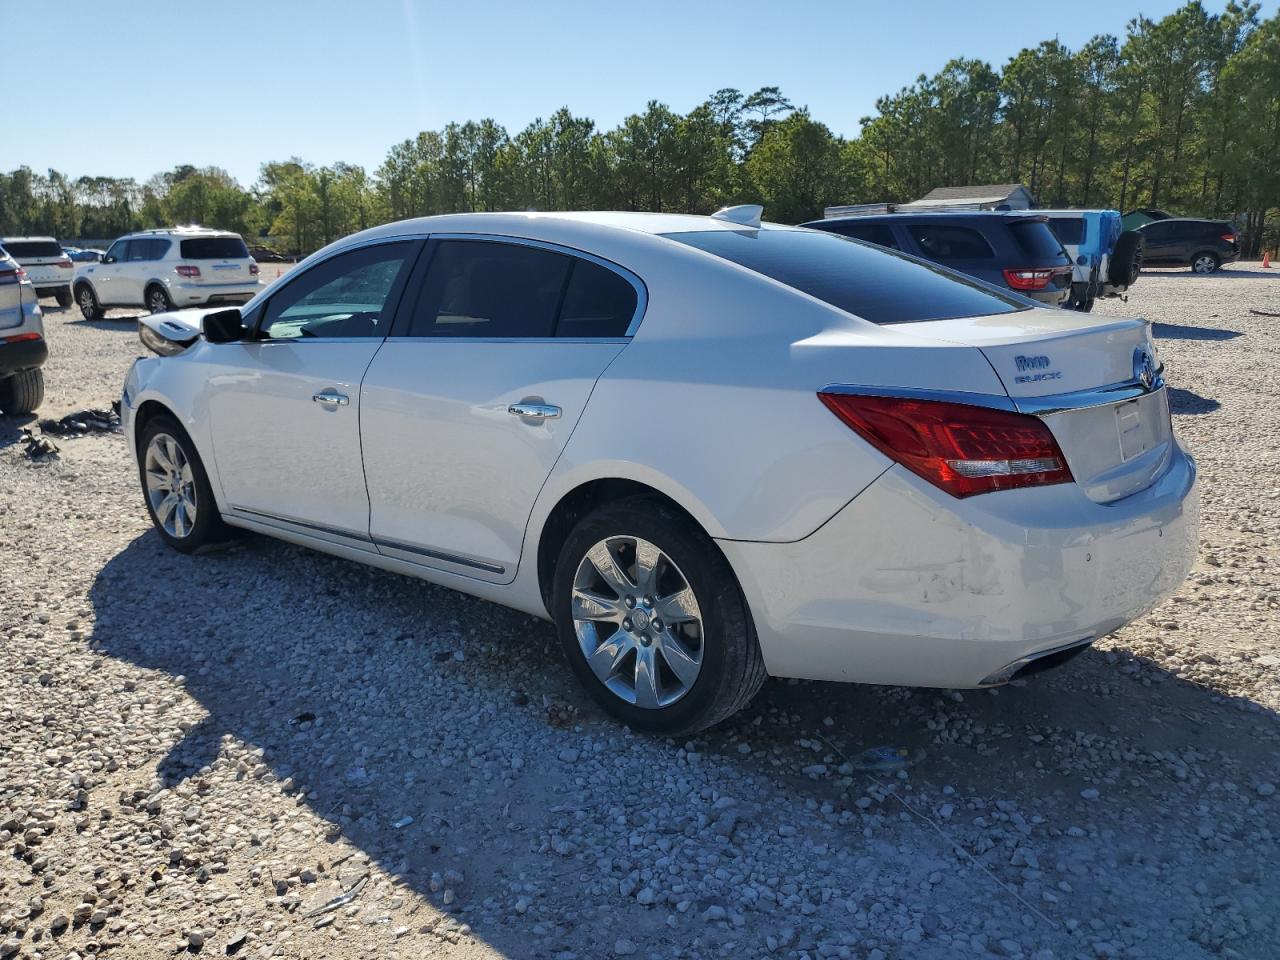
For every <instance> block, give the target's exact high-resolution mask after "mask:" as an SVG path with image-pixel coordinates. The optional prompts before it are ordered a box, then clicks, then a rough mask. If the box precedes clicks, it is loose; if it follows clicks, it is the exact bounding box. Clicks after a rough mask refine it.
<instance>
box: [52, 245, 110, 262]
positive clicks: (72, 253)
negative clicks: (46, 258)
mask: <svg viewBox="0 0 1280 960" xmlns="http://www.w3.org/2000/svg"><path fill="white" fill-rule="evenodd" d="M62 249H63V250H65V251H66V252H67V256H69V257H70V258H71V260H72V261H73V262H74V263H97V262H98V261H99V260H101V259H102V256H103V254H104V253H105V251H103V250H99V249H97V248H96V247H84V248H79V247H77V248H74V249H73V248H71V247H63V248H62Z"/></svg>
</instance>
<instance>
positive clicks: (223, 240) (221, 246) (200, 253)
mask: <svg viewBox="0 0 1280 960" xmlns="http://www.w3.org/2000/svg"><path fill="white" fill-rule="evenodd" d="M248 257H249V248H248V247H246V246H245V245H244V241H243V240H241V239H240V238H239V237H198V238H193V239H191V240H183V241H182V259H183V260H246V259H248Z"/></svg>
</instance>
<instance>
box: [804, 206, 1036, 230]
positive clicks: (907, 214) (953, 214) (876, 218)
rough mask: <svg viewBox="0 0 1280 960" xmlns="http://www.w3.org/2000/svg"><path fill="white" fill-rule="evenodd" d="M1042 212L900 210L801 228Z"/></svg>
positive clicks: (832, 219) (1021, 215)
mask: <svg viewBox="0 0 1280 960" xmlns="http://www.w3.org/2000/svg"><path fill="white" fill-rule="evenodd" d="M1044 213H1045V211H1043V210H920V211H915V210H901V211H899V212H897V213H868V214H863V215H857V214H855V215H853V216H848V217H823V218H821V219H818V220H808V221H806V222H805V223H802V224H801V226H802V227H808V226H812V225H813V224H815V223H895V222H902V221H904V220H924V219H929V218H934V217H937V218H948V219H953V220H954V219H961V220H968V219H970V218H972V217H980V218H982V219H984V220H987V219H1004V220H1046V219H1048V218H1047V217H1045V215H1044Z"/></svg>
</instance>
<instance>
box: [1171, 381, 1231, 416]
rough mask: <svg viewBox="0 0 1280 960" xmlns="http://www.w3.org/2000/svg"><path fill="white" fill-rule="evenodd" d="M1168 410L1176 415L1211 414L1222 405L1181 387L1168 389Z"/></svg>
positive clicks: (1210, 398)
mask: <svg viewBox="0 0 1280 960" xmlns="http://www.w3.org/2000/svg"><path fill="white" fill-rule="evenodd" d="M1167 389H1168V391H1169V410H1170V411H1171V412H1173V413H1174V414H1175V415H1176V414H1200V413H1213V411H1215V410H1217V409H1219V408H1220V407H1221V406H1222V404H1220V403H1219V402H1218V401H1217V400H1214V399H1213V398H1212V397H1202V396H1200V394H1198V393H1196V392H1195V391H1193V390H1184V389H1183V388H1182V387H1168V388H1167Z"/></svg>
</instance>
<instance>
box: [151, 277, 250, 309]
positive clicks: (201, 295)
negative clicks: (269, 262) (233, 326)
mask: <svg viewBox="0 0 1280 960" xmlns="http://www.w3.org/2000/svg"><path fill="white" fill-rule="evenodd" d="M261 289H262V284H261V283H259V282H258V281H257V280H254V281H253V282H251V283H171V284H169V296H171V297H172V298H173V301H174V303H175V304H177V305H178V306H180V307H188V306H191V305H193V304H202V303H205V304H214V303H235V304H240V303H248V302H249V301H250V300H252V299H253V298H254V297H256V296H257V295H258V291H260V290H261Z"/></svg>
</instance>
